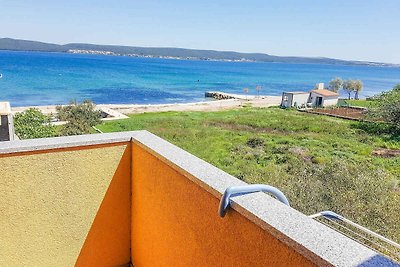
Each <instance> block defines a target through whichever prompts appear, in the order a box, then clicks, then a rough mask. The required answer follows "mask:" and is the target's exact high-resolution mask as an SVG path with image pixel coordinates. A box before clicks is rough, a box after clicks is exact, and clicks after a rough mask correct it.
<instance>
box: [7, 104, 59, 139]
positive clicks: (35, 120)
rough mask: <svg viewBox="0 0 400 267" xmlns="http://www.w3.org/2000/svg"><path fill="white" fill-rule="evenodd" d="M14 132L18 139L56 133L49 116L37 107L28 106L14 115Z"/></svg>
mask: <svg viewBox="0 0 400 267" xmlns="http://www.w3.org/2000/svg"><path fill="white" fill-rule="evenodd" d="M14 127H15V133H16V134H17V135H18V137H19V138H20V139H32V138H44V137H53V136H56V135H57V131H56V128H55V126H53V125H51V124H50V118H49V117H48V116H46V115H44V114H43V113H42V112H41V111H40V110H39V109H37V108H30V109H28V110H26V111H24V112H20V113H17V114H15V116H14Z"/></svg>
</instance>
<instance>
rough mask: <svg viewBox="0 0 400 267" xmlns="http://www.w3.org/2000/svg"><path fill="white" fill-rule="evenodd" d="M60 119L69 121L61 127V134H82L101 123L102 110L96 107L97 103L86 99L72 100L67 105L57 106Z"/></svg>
mask: <svg viewBox="0 0 400 267" xmlns="http://www.w3.org/2000/svg"><path fill="white" fill-rule="evenodd" d="M57 117H58V119H59V120H62V121H67V123H66V124H64V125H62V126H61V128H60V133H61V135H80V134H88V133H90V132H91V128H92V126H95V125H97V124H99V123H101V120H100V118H101V111H100V110H96V109H95V105H94V104H93V103H92V102H91V101H89V100H85V101H83V102H82V103H80V104H79V103H77V102H76V101H73V102H71V103H70V104H69V105H67V106H58V107H57Z"/></svg>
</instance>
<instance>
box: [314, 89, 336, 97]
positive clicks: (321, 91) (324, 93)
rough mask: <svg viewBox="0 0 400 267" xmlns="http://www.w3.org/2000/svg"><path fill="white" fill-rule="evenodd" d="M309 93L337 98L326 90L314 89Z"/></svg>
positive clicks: (333, 93)
mask: <svg viewBox="0 0 400 267" xmlns="http://www.w3.org/2000/svg"><path fill="white" fill-rule="evenodd" d="M311 92H314V93H316V94H319V95H322V96H339V94H338V93H335V92H332V91H329V90H326V89H316V90H312V91H311Z"/></svg>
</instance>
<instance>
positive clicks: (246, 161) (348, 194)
mask: <svg viewBox="0 0 400 267" xmlns="http://www.w3.org/2000/svg"><path fill="white" fill-rule="evenodd" d="M98 128H99V129H101V130H102V131H104V132H116V131H131V130H142V129H145V130H148V131H150V132H152V133H154V134H156V135H158V136H160V137H162V138H164V139H166V140H168V141H170V142H171V143H173V144H175V145H177V146H179V147H181V148H183V149H185V150H187V151H189V152H191V153H193V154H194V155H196V156H198V157H200V158H202V159H204V160H206V161H208V162H210V163H211V164H213V165H215V166H217V167H219V168H221V169H223V170H225V171H226V172H228V173H230V174H232V175H234V176H236V177H238V178H239V179H242V180H244V181H246V182H248V183H266V184H270V185H273V186H276V187H278V188H280V189H281V190H282V191H283V192H284V193H285V194H286V195H287V196H288V198H289V200H290V201H291V204H292V206H293V207H294V208H296V209H298V210H300V211H302V212H304V213H306V214H311V213H314V212H318V211H321V210H326V209H328V210H334V211H336V212H338V213H341V214H343V215H345V216H347V217H349V218H350V219H353V220H354V221H356V222H358V223H361V224H363V225H366V226H368V227H369V228H371V229H373V230H375V231H377V232H379V233H381V234H384V235H386V236H389V237H391V238H393V239H394V240H397V241H400V220H399V214H400V189H399V186H398V183H399V180H400V158H399V157H397V158H396V157H395V158H381V157H376V156H373V155H372V154H371V153H372V151H373V150H374V149H375V148H378V147H383V148H390V149H400V137H398V136H392V135H390V134H377V133H376V132H378V131H376V129H375V131H372V129H374V127H370V126H369V125H365V124H363V123H360V122H354V121H347V120H341V119H336V118H332V117H325V116H319V115H313V114H307V113H301V112H297V111H295V110H282V109H279V108H263V109H262V108H251V107H247V108H242V109H239V110H230V111H221V112H166V113H148V114H140V115H131V116H130V118H129V119H126V120H120V121H111V122H106V123H104V124H102V125H99V126H98Z"/></svg>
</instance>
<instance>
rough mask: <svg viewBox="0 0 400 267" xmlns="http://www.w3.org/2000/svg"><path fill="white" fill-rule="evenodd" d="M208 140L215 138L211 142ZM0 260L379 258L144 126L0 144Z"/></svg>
mask: <svg viewBox="0 0 400 267" xmlns="http://www.w3.org/2000/svg"><path fill="white" fill-rule="evenodd" d="M208 149H212V148H208ZM0 177H1V179H0V194H1V198H0V227H1V229H2V230H1V231H0V240H1V242H0V266H124V265H130V264H133V265H134V266H315V265H319V266H358V265H363V266H369V265H370V266H375V265H376V264H383V265H395V264H394V263H393V262H392V261H390V260H388V259H387V258H385V257H383V256H380V255H379V254H377V253H375V252H374V251H371V250H370V249H368V248H366V247H364V246H362V245H361V244H359V243H356V242H355V241H353V240H351V239H348V238H347V237H345V236H343V235H341V234H339V233H337V232H335V231H334V230H332V229H330V228H327V227H326V226H324V225H322V224H320V223H318V222H317V221H314V220H312V219H310V218H308V217H307V216H305V215H304V214H302V213H300V212H298V211H296V210H294V209H292V208H290V207H287V206H285V205H283V204H282V203H280V202H279V201H277V200H275V199H274V198H272V197H270V196H268V195H266V194H263V193H256V194H252V195H247V196H240V197H235V198H233V202H232V208H231V209H230V210H229V211H228V213H227V215H226V216H225V217H224V218H220V217H219V216H218V212H217V210H218V203H219V200H220V198H221V195H222V193H223V192H224V190H225V189H226V188H227V187H229V186H233V185H243V184H245V183H244V182H242V181H240V180H238V179H236V178H234V177H232V176H230V175H228V174H226V173H225V172H223V171H221V170H219V169H218V168H216V167H214V166H212V165H210V164H208V163H206V162H204V161H203V160H201V159H199V158H197V157H195V156H193V155H191V154H190V153H187V152H185V151H183V150H182V149H179V148H178V147H176V146H174V145H172V144H170V143H168V142H166V141H164V140H162V139H161V138H159V137H157V136H155V135H153V134H151V133H149V132H146V131H136V132H125V133H113V134H95V135H87V136H75V137H60V138H47V139H36V140H26V141H13V142H3V143H1V144H0Z"/></svg>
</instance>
